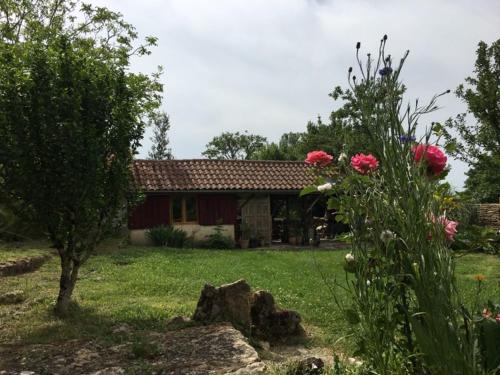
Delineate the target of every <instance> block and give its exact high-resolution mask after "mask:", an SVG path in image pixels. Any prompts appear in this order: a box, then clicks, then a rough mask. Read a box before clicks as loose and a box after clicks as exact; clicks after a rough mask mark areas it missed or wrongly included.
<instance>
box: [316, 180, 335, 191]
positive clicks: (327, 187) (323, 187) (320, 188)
mask: <svg viewBox="0 0 500 375" xmlns="http://www.w3.org/2000/svg"><path fill="white" fill-rule="evenodd" d="M332 188H333V185H332V184H331V183H330V182H327V183H326V184H323V185H319V186H318V191H327V190H332Z"/></svg>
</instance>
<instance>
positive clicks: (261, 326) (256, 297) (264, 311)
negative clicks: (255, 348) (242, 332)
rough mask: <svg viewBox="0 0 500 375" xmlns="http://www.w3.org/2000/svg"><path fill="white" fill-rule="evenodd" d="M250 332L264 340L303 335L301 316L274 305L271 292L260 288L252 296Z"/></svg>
mask: <svg viewBox="0 0 500 375" xmlns="http://www.w3.org/2000/svg"><path fill="white" fill-rule="evenodd" d="M251 317H252V334H253V335H254V336H257V337H261V338H264V339H266V340H279V339H283V338H287V337H292V336H302V335H304V333H305V332H304V329H303V328H302V326H301V325H300V322H301V318H300V315H299V314H298V313H297V312H296V311H292V310H282V309H279V308H278V307H277V306H276V303H275V301H274V297H273V295H272V294H271V293H269V292H266V291H263V290H260V291H257V292H255V293H254V294H253V296H252V308H251Z"/></svg>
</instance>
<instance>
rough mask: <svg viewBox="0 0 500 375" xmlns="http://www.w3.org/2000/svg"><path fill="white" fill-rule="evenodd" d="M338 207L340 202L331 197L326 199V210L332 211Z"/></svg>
mask: <svg viewBox="0 0 500 375" xmlns="http://www.w3.org/2000/svg"><path fill="white" fill-rule="evenodd" d="M339 207H340V202H339V201H338V200H336V199H335V198H333V197H330V198H329V199H328V209H329V210H333V209H335V208H339Z"/></svg>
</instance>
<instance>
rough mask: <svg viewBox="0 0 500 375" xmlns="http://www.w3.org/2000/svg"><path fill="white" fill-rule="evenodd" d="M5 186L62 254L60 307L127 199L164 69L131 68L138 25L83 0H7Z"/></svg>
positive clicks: (2, 106)
mask: <svg viewBox="0 0 500 375" xmlns="http://www.w3.org/2000/svg"><path fill="white" fill-rule="evenodd" d="M0 22H1V25H0V165H1V168H0V182H1V184H0V189H1V194H2V195H3V196H4V197H8V198H9V199H11V200H12V201H13V202H14V201H15V202H21V204H22V206H23V208H24V209H29V211H31V214H32V215H33V217H35V218H36V221H37V222H39V223H40V224H42V225H43V226H44V228H45V231H46V233H47V235H48V238H49V239H50V241H51V242H52V244H53V246H54V247H55V248H56V249H57V251H58V253H59V256H60V259H61V277H60V289H59V295H58V298H57V303H56V313H58V314H59V315H65V314H67V313H68V306H69V302H70V300H71V295H72V292H73V290H74V287H75V283H76V281H77V278H78V271H79V268H80V266H81V265H82V264H83V263H84V262H85V261H86V260H87V259H88V258H89V256H90V255H91V254H92V252H93V250H94V249H95V247H96V245H97V244H98V242H99V241H100V240H101V239H102V238H103V236H104V233H105V232H106V230H107V228H108V227H109V226H110V225H111V224H112V223H113V221H115V220H116V218H117V215H118V213H119V212H120V210H121V209H122V208H123V207H124V204H125V203H126V198H127V194H128V191H129V187H128V182H129V178H130V165H131V162H132V158H133V155H134V153H135V151H136V149H137V148H138V147H139V146H140V141H141V139H142V136H143V132H144V127H145V123H144V120H143V118H146V117H147V114H148V113H150V112H151V111H153V110H155V109H156V108H157V107H158V106H159V103H160V99H161V97H160V92H161V89H162V86H161V85H160V84H159V82H158V76H157V75H154V76H147V75H144V74H137V73H131V72H130V71H129V61H130V57H131V56H132V55H134V54H136V55H137V54H138V55H143V54H146V53H149V52H148V46H149V45H151V44H154V42H155V39H154V38H148V39H147V40H146V43H145V44H144V45H140V46H138V47H136V46H134V40H135V39H136V38H137V33H136V31H135V30H134V28H133V27H132V26H131V25H130V24H128V23H126V22H125V21H124V20H123V19H122V17H121V15H120V14H118V13H115V12H112V11H109V10H108V9H106V8H101V7H93V6H90V5H86V4H82V3H80V2H79V1H70V0H39V1H36V2H31V1H7V0H3V1H0Z"/></svg>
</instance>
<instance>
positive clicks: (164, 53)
mask: <svg viewBox="0 0 500 375" xmlns="http://www.w3.org/2000/svg"><path fill="white" fill-rule="evenodd" d="M90 1H91V2H92V3H93V4H95V5H104V6H106V7H108V8H110V9H112V10H115V11H119V12H120V13H122V14H123V15H124V17H125V19H126V20H127V21H128V22H130V23H132V24H133V25H134V26H135V27H136V29H137V31H138V33H139V35H140V36H142V37H144V36H147V35H152V36H156V37H158V38H159V42H158V46H157V47H155V48H154V49H153V51H152V54H151V55H150V56H147V57H141V58H140V59H134V60H133V61H132V69H133V70H135V71H141V72H145V73H152V72H154V71H155V70H156V67H157V66H158V65H162V66H163V67H164V70H165V73H164V75H163V76H162V83H163V84H164V85H165V86H164V102H163V107H162V109H163V110H165V111H166V112H167V113H168V115H169V116H170V123H171V131H170V143H171V147H172V151H173V154H174V156H175V158H177V159H184V158H200V157H201V153H202V152H203V150H204V149H205V145H206V144H207V143H208V141H209V140H210V139H212V137H214V136H216V135H219V134H220V133H221V132H222V131H231V132H235V131H240V132H242V131H245V130H248V131H249V132H250V133H253V134H259V135H263V136H265V137H267V139H268V140H269V141H277V140H278V139H279V137H280V136H281V134H283V133H285V132H290V131H293V132H300V131H304V130H305V127H306V124H307V122H308V121H310V120H315V119H316V118H317V116H318V115H320V116H321V117H322V118H323V119H325V120H327V119H328V116H329V114H330V113H331V111H332V110H333V109H334V108H335V106H338V104H336V103H334V102H333V100H332V99H331V98H330V97H329V96H328V94H329V93H330V92H331V91H332V90H333V88H334V87H335V86H338V85H340V86H342V87H346V86H347V69H348V67H349V66H354V64H355V45H356V42H358V41H359V42H361V52H362V54H363V55H366V53H369V52H372V54H373V55H375V54H376V52H377V48H378V44H379V41H380V39H381V38H382V36H383V35H384V34H387V35H388V37H389V39H388V43H387V48H386V51H387V52H388V53H390V54H391V55H392V56H393V57H394V58H395V60H396V61H399V57H401V56H402V55H403V54H404V52H405V51H406V50H410V55H409V57H408V59H407V62H406V65H405V68H404V71H403V74H402V79H403V81H404V82H405V84H406V85H407V86H408V92H407V99H408V100H411V101H414V100H415V99H417V98H419V100H420V102H421V103H424V102H425V101H427V100H429V99H430V98H431V97H432V96H433V95H434V94H436V93H440V92H443V91H445V90H447V89H451V90H452V91H453V90H454V89H455V88H456V87H457V86H458V85H459V84H460V83H462V82H463V80H464V78H465V77H467V76H469V75H471V74H472V73H473V69H474V61H475V51H476V48H477V43H478V42H479V41H481V40H483V41H485V42H486V43H488V44H489V43H491V42H492V41H494V40H496V39H498V38H500V0H470V1H465V0H419V1H407V0H385V1H381V0H378V1H377V0H371V1H369V0H141V1H137V0H90ZM438 104H439V106H440V110H439V111H437V112H434V113H432V114H430V115H427V116H425V117H423V118H422V119H421V121H420V125H421V126H423V127H425V126H426V125H429V124H430V123H431V122H432V121H441V122H442V121H444V120H446V119H447V118H448V117H450V116H454V115H456V114H457V113H460V112H464V111H465V109H466V107H465V105H464V104H463V103H461V102H460V101H459V100H458V98H456V97H455V96H454V95H453V94H449V95H446V96H444V97H441V98H440V100H439V102H438ZM470 121H473V119H471V120H470ZM150 136H151V129H148V130H147V131H146V134H145V139H144V141H143V147H142V149H141V150H140V154H139V157H146V156H147V152H148V150H149V148H150V146H151V142H150V139H149V138H150ZM451 166H452V170H451V173H450V174H449V176H448V180H449V181H450V183H451V184H452V186H454V187H455V188H456V189H460V188H461V187H462V185H463V182H464V180H465V178H466V176H465V175H464V173H465V171H466V170H467V167H466V165H464V164H462V163H460V162H457V161H453V160H452V161H451Z"/></svg>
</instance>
